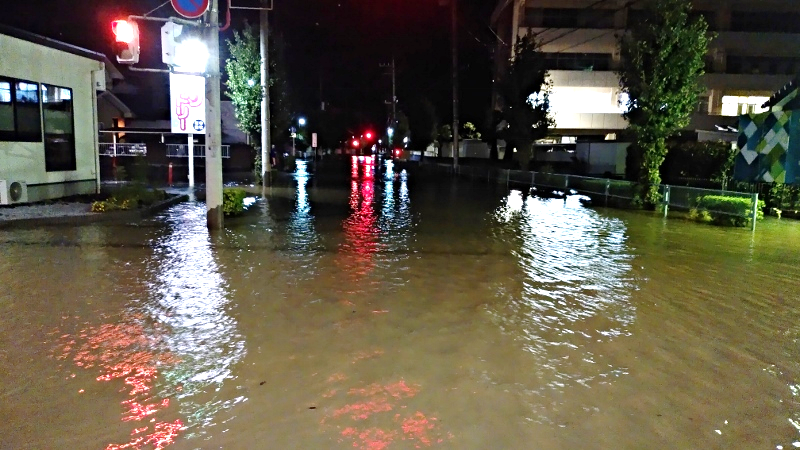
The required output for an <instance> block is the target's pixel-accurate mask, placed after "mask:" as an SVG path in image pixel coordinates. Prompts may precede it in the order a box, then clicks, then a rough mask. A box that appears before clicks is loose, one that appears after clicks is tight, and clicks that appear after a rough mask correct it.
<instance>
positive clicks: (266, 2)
mask: <svg viewBox="0 0 800 450" xmlns="http://www.w3.org/2000/svg"><path fill="white" fill-rule="evenodd" d="M271 3H272V1H271V0H261V11H260V12H261V14H260V15H261V32H260V37H261V39H260V41H261V89H262V92H263V95H262V96H261V184H262V185H263V186H266V185H267V177H271V176H272V167H271V164H272V161H271V160H270V154H271V151H270V150H271V146H270V136H269V132H270V129H269V8H270V4H271Z"/></svg>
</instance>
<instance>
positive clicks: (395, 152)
mask: <svg viewBox="0 0 800 450" xmlns="http://www.w3.org/2000/svg"><path fill="white" fill-rule="evenodd" d="M401 153H403V152H402V150H400V149H399V148H398V149H395V151H394V154H395V156H400V154H401Z"/></svg>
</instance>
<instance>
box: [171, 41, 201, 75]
mask: <svg viewBox="0 0 800 450" xmlns="http://www.w3.org/2000/svg"><path fill="white" fill-rule="evenodd" d="M175 66H176V67H177V68H178V69H180V71H181V72H195V73H202V72H205V71H206V67H207V66H208V47H206V45H205V44H204V43H203V42H202V41H200V40H198V39H189V40H187V41H183V42H181V43H180V44H178V45H177V46H176V48H175Z"/></svg>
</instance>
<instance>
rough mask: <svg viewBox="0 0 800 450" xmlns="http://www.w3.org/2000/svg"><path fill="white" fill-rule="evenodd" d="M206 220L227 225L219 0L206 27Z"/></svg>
mask: <svg viewBox="0 0 800 450" xmlns="http://www.w3.org/2000/svg"><path fill="white" fill-rule="evenodd" d="M206 43H207V45H208V55H209V59H208V72H207V74H208V75H207V79H206V221H207V223H208V229H209V230H221V229H222V227H223V226H224V222H223V211H222V119H221V114H220V81H221V77H220V71H219V0H211V7H210V8H209V12H208V27H206Z"/></svg>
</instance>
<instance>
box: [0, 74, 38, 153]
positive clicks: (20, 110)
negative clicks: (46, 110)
mask: <svg viewBox="0 0 800 450" xmlns="http://www.w3.org/2000/svg"><path fill="white" fill-rule="evenodd" d="M0 141H17V142H42V116H41V109H40V106H39V84H38V83H33V82H30V81H23V80H15V79H12V78H5V77H0Z"/></svg>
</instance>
